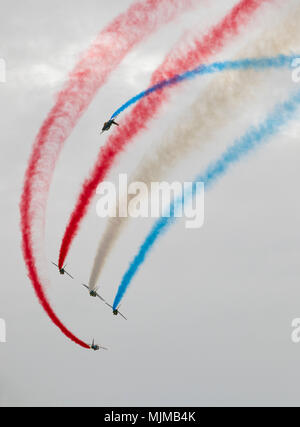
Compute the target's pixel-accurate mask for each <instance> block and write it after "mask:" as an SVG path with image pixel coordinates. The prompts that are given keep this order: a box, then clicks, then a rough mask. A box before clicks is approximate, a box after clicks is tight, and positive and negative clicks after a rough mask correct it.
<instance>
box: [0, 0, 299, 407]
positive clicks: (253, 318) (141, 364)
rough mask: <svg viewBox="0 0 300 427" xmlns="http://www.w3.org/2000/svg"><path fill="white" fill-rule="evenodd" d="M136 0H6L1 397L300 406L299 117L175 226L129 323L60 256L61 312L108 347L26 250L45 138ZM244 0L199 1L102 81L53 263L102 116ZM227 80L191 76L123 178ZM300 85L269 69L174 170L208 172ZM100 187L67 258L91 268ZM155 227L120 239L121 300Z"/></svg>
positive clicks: (270, 15)
mask: <svg viewBox="0 0 300 427" xmlns="http://www.w3.org/2000/svg"><path fill="white" fill-rule="evenodd" d="M297 1H298V0H297ZM297 1H295V0H289V1H287V2H285V3H286V5H285V6H284V7H282V8H281V9H280V8H278V7H277V6H274V7H271V6H270V7H269V8H265V9H263V11H262V14H258V15H257V17H256V20H255V22H253V23H251V24H250V25H249V27H248V28H247V29H245V31H243V33H242V35H241V37H238V38H237V39H236V40H235V43H232V44H230V45H229V46H228V47H227V48H226V49H224V50H223V51H222V52H221V53H220V54H219V55H218V59H224V60H225V59H231V58H232V57H234V56H235V55H236V52H237V51H239V50H240V49H242V48H246V47H247V46H248V44H249V43H251V41H252V40H253V39H254V38H255V37H259V35H260V34H261V33H263V31H264V30H268V31H273V32H274V33H276V25H277V24H278V23H280V21H281V20H282V19H283V16H284V14H289V13H291V12H292V11H293V9H294V8H295V7H296V5H297ZM131 3H132V2H131V1H130V0H122V1H120V0H113V1H111V2H109V3H108V2H106V1H104V0H87V1H85V2H83V1H79V0H72V1H71V0H64V1H58V0H51V1H50V0H42V1H37V0H24V1H22V2H21V1H18V0H10V1H8V0H1V15H0V28H1V41H0V57H1V58H3V59H4V60H5V62H6V83H0V105H1V107H0V108H1V115H0V126H1V157H0V162H1V181H0V191H1V199H0V204H1V272H2V286H1V287H0V319H4V320H5V322H6V326H7V342H6V343H5V344H4V343H0V405H1V406H16V405H22V406H40V405H57V406H66V405H71V406H78V405H82V406H88V405H92V406H150V405H154V406H164V405H170V406H173V405H174V406H175V405H180V406H192V405H195V406H201V405H298V404H299V397H298V384H299V380H300V371H299V358H300V344H298V345H297V344H295V343H293V342H292V340H291V332H292V328H291V322H292V320H293V319H294V318H297V317H299V318H300V303H299V301H300V286H299V275H300V266H299V255H300V254H299V242H300V229H299V216H300V215H299V214H300V202H299V197H298V183H299V179H300V169H299V159H300V148H299V138H300V127H299V124H298V123H299V119H300V114H298V115H297V116H296V117H295V120H293V121H292V122H290V124H289V126H286V127H285V128H284V129H282V131H281V132H280V133H279V134H278V135H276V137H274V138H272V139H271V140H270V141H269V143H268V144H267V145H265V146H263V147H261V148H260V149H258V150H257V151H256V152H254V153H252V154H251V155H250V156H248V157H247V158H246V159H245V160H243V161H242V162H240V163H239V164H238V165H236V166H234V167H233V168H231V170H230V171H229V173H228V174H227V175H226V176H225V177H224V178H222V179H221V180H220V181H219V182H218V183H217V184H216V185H215V186H214V188H213V189H212V190H211V191H210V192H207V193H206V194H205V223H204V226H203V227H202V228H201V229H199V230H196V231H195V230H193V231H191V230H187V229H185V227H184V222H183V221H179V222H178V223H177V224H176V225H175V226H173V227H172V229H171V230H170V231H169V233H168V234H166V235H165V236H164V237H163V238H162V239H161V240H160V241H159V243H158V245H157V246H156V247H155V249H154V250H153V251H152V252H151V255H150V256H149V258H148V260H147V262H146V263H145V264H144V265H143V267H142V269H141V270H140V272H139V273H138V275H137V276H136V277H135V279H134V281H133V283H132V285H131V288H130V290H129V292H128V294H127V296H126V298H125V299H124V302H123V306H122V308H123V311H124V313H126V315H127V317H128V321H127V322H125V321H123V320H122V319H121V318H119V317H114V316H112V315H111V313H110V312H109V310H106V308H105V306H103V305H102V304H101V303H100V301H98V300H97V301H95V300H93V299H91V298H89V297H88V295H87V294H86V292H85V291H84V289H83V288H81V287H80V286H79V284H78V282H77V281H76V282H75V281H72V280H69V279H68V278H66V277H61V276H59V275H58V274H57V271H55V269H54V270H53V269H52V268H51V265H50V263H49V272H48V274H49V277H50V278H51V286H49V289H48V290H47V292H48V295H49V298H50V299H51V302H52V304H53V306H54V308H55V311H56V312H57V314H58V315H59V317H60V318H61V319H62V320H63V322H64V323H65V324H67V326H68V327H69V328H70V329H71V330H72V331H73V332H74V333H75V334H76V335H77V336H79V337H81V338H82V339H84V340H85V341H87V342H90V341H91V340H92V338H93V337H94V338H95V339H96V341H97V342H99V343H101V344H103V345H106V346H108V347H110V350H109V351H107V352H104V351H103V352H92V351H86V350H84V349H81V348H80V347H78V346H76V345H74V344H73V343H72V342H71V341H68V340H67V339H66V338H65V336H64V335H62V334H61V332H60V331H59V330H58V329H57V328H56V327H55V326H54V325H53V324H52V323H51V322H50V321H49V319H48V318H47V316H46V315H45V313H44V311H43V310H42V308H41V307H40V305H39V303H38V301H37V299H36V297H35V294H34V291H33V288H32V286H31V283H30V281H29V279H28V277H27V272H26V269H25V265H24V261H23V258H22V253H21V249H20V247H21V235H20V230H19V209H18V204H19V199H20V196H21V192H22V183H23V177H24V173H25V170H26V165H27V161H28V158H29V155H30V152H31V147H32V144H33V141H34V138H35V136H36V134H37V132H38V130H39V128H40V126H41V124H42V122H43V120H44V119H45V117H46V115H47V113H48V112H49V110H50V108H51V107H52V106H53V103H54V101H55V94H56V93H57V92H58V91H59V90H60V88H61V86H62V84H63V82H64V81H65V79H66V78H67V75H68V72H69V71H71V70H72V68H73V67H74V65H75V64H76V61H77V60H78V57H79V55H80V53H81V52H83V51H84V50H85V49H86V48H88V46H89V45H90V43H91V42H92V40H94V39H95V37H96V36H97V34H98V33H99V31H100V30H101V29H102V28H103V27H104V26H105V25H106V24H107V23H109V22H110V21H111V20H112V19H113V18H114V17H115V16H116V15H117V14H118V13H120V12H122V11H125V10H126V9H127V7H128V5H129V4H131ZM221 3H222V4H221ZM236 3H237V1H236V0H226V1H225V2H217V1H203V2H200V1H199V8H197V9H196V11H193V12H189V13H186V14H183V15H182V16H180V17H179V18H178V19H177V20H176V21H174V22H173V23H172V24H170V25H167V26H164V27H162V29H160V30H159V31H158V32H157V33H155V35H153V36H152V37H149V38H148V39H147V40H146V41H145V42H143V43H142V44H140V45H138V46H137V47H136V48H134V49H133V50H132V51H131V52H130V54H129V55H128V56H126V58H125V59H124V60H123V61H122V63H121V64H120V66H119V67H118V68H117V69H116V70H115V71H114V72H113V73H112V74H111V76H110V78H109V80H108V82H107V84H106V85H105V86H104V87H103V88H101V90H100V91H99V92H98V93H97V95H96V97H95V98H94V100H93V102H92V103H91V105H90V107H89V108H88V110H87V111H86V113H85V115H84V116H83V117H82V119H81V120H80V122H79V124H78V126H77V127H76V128H75V129H74V131H73V132H72V135H71V136H70V137H69V139H68V141H67V143H66V145H65V148H64V150H63V152H62V154H61V156H60V158H59V161H58V164H57V168H56V170H55V176H54V179H53V183H52V186H51V192H50V197H49V205H48V212H47V224H46V237H47V239H46V252H47V256H48V258H49V260H51V259H54V260H55V259H57V254H58V249H59V244H60V239H61V237H62V234H63V231H64V227H65V225H66V221H67V219H68V216H69V214H70V212H71V209H72V208H73V206H74V202H75V198H76V195H77V194H78V191H79V188H80V184H81V182H82V181H83V179H84V178H85V177H86V175H87V173H88V171H89V170H90V168H91V167H92V165H93V162H94V160H95V157H96V155H97V153H98V150H99V147H100V146H101V144H104V143H105V139H106V137H107V136H106V135H105V136H103V135H102V136H101V137H100V136H99V132H98V130H99V126H100V125H101V124H102V123H103V122H104V121H105V120H106V119H107V118H108V116H110V115H111V113H112V112H113V111H114V110H115V109H117V108H118V107H119V106H120V105H121V104H122V103H123V102H125V101H126V100H127V99H129V98H130V97H131V96H133V95H135V94H136V93H138V92H139V91H141V90H143V89H145V88H146V87H147V85H148V84H149V80H150V78H151V74H152V72H153V71H154V70H155V69H156V68H157V67H158V66H159V64H160V63H161V62H162V61H163V59H164V57H165V55H166V54H167V53H168V51H169V50H170V49H171V48H172V46H174V44H175V43H176V42H177V41H178V40H180V38H181V37H182V36H183V34H185V33H187V32H188V31H189V30H190V31H193V32H194V33H199V29H200V30H201V31H203V32H205V31H207V30H208V28H209V27H210V26H211V25H212V24H213V23H216V22H218V21H219V20H220V18H221V17H222V16H223V15H224V14H225V13H226V12H227V11H228V10H229V9H230V8H231V7H232V6H233V5H234V4H236ZM279 3H280V2H279ZM274 4H275V5H276V1H274ZM277 4H278V2H277ZM16 11H17V12H16ZM266 15H267V17H266ZM162 40H163V43H162ZM296 48H297V46H293V51H296V52H297V50H296ZM112 49H113V46H112ZM298 51H299V53H300V46H299V50H298ZM286 53H290V50H287V52H286ZM213 78H214V77H210V78H208V77H207V78H204V79H202V80H201V79H198V80H197V81H196V80H195V81H192V82H189V83H188V84H186V85H184V86H183V87H181V88H180V90H176V91H174V93H173V94H172V96H171V99H170V102H169V103H168V104H167V105H166V106H164V107H163V109H162V112H161V115H160V116H159V117H157V118H156V119H155V120H153V121H152V122H151V123H150V125H149V130H147V131H146V132H144V133H142V134H141V135H140V136H139V137H138V138H136V139H135V140H134V142H133V144H131V145H130V146H129V147H128V149H126V152H125V153H123V154H122V155H121V156H120V157H119V158H118V162H117V164H116V167H115V168H114V169H113V170H112V172H111V173H110V174H109V177H108V179H109V180H111V181H116V180H117V178H118V174H119V173H121V172H128V173H131V172H132V171H134V169H135V167H136V166H137V165H138V163H139V160H140V159H141V158H142V157H143V155H144V154H145V153H148V152H149V151H151V149H153V146H155V145H157V144H159V143H160V141H161V139H162V135H164V134H165V133H166V132H168V129H169V128H170V127H172V126H173V125H174V122H176V120H177V119H178V120H179V119H180V117H181V116H182V115H184V112H185V110H186V109H187V108H188V107H189V106H190V105H192V103H193V102H194V100H195V98H196V97H197V96H199V95H201V91H204V90H205V87H206V85H207V84H209V83H210V82H211V81H213ZM296 88H297V86H296V83H293V82H292V79H291V75H290V72H289V71H288V72H287V71H286V70H285V71H284V70H283V71H276V72H274V71H272V72H271V71H270V72H268V76H267V78H265V79H264V81H263V82H262V84H261V85H260V86H259V88H258V90H257V93H255V96H254V97H252V98H251V101H249V102H247V100H245V104H244V106H243V109H242V110H241V111H240V114H239V112H238V111H235V112H234V114H232V117H231V120H230V122H229V123H227V125H226V127H225V128H223V127H222V128H220V129H218V130H217V131H216V133H215V138H213V139H212V140H211V141H210V143H209V144H208V148H207V150H204V151H201V153H197V151H195V152H194V153H193V154H192V155H190V156H188V157H187V158H185V159H183V161H182V163H181V164H180V165H178V167H177V168H176V170H174V171H173V172H172V174H170V177H169V178H170V179H171V180H174V179H186V180H191V179H192V178H193V177H194V174H196V173H200V172H201V170H202V169H203V167H204V166H205V165H206V164H207V163H208V162H209V161H211V160H213V159H214V158H217V156H218V155H219V154H220V147H223V145H222V144H224V145H229V144H230V143H232V142H233V141H234V138H236V137H237V136H239V135H241V134H242V133H243V132H245V130H246V129H247V128H248V127H249V126H250V125H252V124H253V123H257V121H258V120H259V119H262V118H263V117H265V116H266V114H267V112H268V111H269V110H270V108H271V107H272V105H273V104H275V103H276V102H278V101H280V100H283V99H286V98H287V97H288V95H289V94H290V93H291V92H292V91H293V90H296ZM201 168H202V169H201ZM96 201H97V198H96V199H95V201H94V205H93V206H92V207H91V209H90V211H89V214H88V216H87V218H86V220H85V221H84V224H83V226H82V229H81V233H80V235H79V236H78V237H77V239H76V240H75V243H74V245H73V247H72V250H71V253H70V256H69V258H68V268H69V270H70V271H71V272H72V274H73V275H74V276H76V278H78V280H79V281H87V280H88V277H89V274H90V269H91V266H92V263H93V256H94V253H95V250H96V247H97V244H98V241H99V238H100V237H101V234H102V233H103V231H104V228H105V226H106V221H104V220H100V219H99V218H98V217H97V215H96V211H95V202H96ZM151 224H152V221H150V220H147V221H141V220H136V221H131V222H130V223H129V225H128V227H127V229H126V231H125V232H124V233H123V235H122V236H121V238H120V240H119V241H118V243H117V245H116V247H115V249H114V251H113V253H112V256H111V257H110V259H109V262H108V263H107V265H106V267H105V270H104V271H103V277H102V278H101V285H102V293H103V294H104V296H105V297H106V298H107V299H109V300H112V299H113V297H114V295H115V292H116V290H117V286H118V283H119V281H120V279H121V277H122V275H123V273H124V271H125V269H126V268H127V265H128V263H129V261H130V260H131V259H132V256H133V255H134V254H135V253H136V250H137V247H138V245H139V244H140V243H141V242H142V240H143V237H144V236H145V234H146V232H147V231H148V230H149V227H150V225H151Z"/></svg>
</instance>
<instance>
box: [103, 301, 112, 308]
mask: <svg viewBox="0 0 300 427" xmlns="http://www.w3.org/2000/svg"><path fill="white" fill-rule="evenodd" d="M105 304H106V305H108V307H110V308H111V309H113V306H112V305H110V304H108V302H106V301H105Z"/></svg>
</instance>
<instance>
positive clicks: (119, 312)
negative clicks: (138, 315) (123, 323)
mask: <svg viewBox="0 0 300 427" xmlns="http://www.w3.org/2000/svg"><path fill="white" fill-rule="evenodd" d="M118 313H119V314H120V315H121V316H122V317H123V319H125V320H127V319H126V317H125V316H124V315H123V314H122V313H120V312H118Z"/></svg>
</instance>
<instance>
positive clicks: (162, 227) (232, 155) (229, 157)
mask: <svg viewBox="0 0 300 427" xmlns="http://www.w3.org/2000/svg"><path fill="white" fill-rule="evenodd" d="M299 105H300V91H299V90H298V91H297V92H296V93H295V94H293V95H292V96H291V97H290V98H289V99H288V100H287V101H286V102H284V103H280V104H279V105H277V106H276V107H275V109H274V110H273V112H272V113H271V114H270V115H269V116H268V117H267V119H266V120H265V121H263V122H262V123H261V124H260V125H259V126H256V127H254V126H252V127H251V128H250V129H249V130H248V131H247V132H246V133H245V134H244V136H242V137H241V138H239V139H238V140H236V141H235V142H234V144H233V145H232V146H230V147H229V148H228V149H227V150H225V152H224V153H223V154H222V155H221V157H220V158H219V159H218V160H217V161H215V162H213V163H211V164H210V166H209V167H208V168H207V169H206V171H205V172H204V173H203V174H200V175H198V176H197V177H196V179H195V181H194V183H197V182H204V184H205V187H206V188H210V187H211V185H213V184H214V183H215V182H216V180H217V179H218V178H220V177H221V176H223V175H224V174H225V173H226V172H227V171H228V169H229V168H230V166H231V165H232V164H234V163H236V162H238V161H239V160H241V159H242V158H243V157H245V156H246V155H247V154H248V153H249V152H250V151H252V150H254V149H255V148H257V147H258V146H259V145H261V144H262V143H263V142H266V141H268V140H269V139H270V138H271V137H272V136H273V135H274V134H276V132H278V131H279V130H280V128H281V127H282V126H283V125H284V124H285V123H286V122H288V121H289V120H290V119H291V118H292V117H293V116H294V114H295V112H296V111H297V109H298V107H299ZM194 191H195V188H194V186H193V189H192V191H191V192H190V194H189V196H188V197H189V199H191V198H192V197H193V196H194ZM188 197H187V198H188ZM187 201H188V200H185V202H187ZM178 203H182V200H181V198H180V200H175V201H174V202H173V203H172V204H171V209H170V212H171V216H170V217H169V218H168V217H161V218H160V219H159V220H158V221H157V222H156V223H155V225H154V226H153V228H152V230H151V231H150V233H149V234H148V236H147V237H146V239H145V240H144V242H143V244H142V245H141V247H140V249H139V251H138V253H137V255H136V256H135V257H134V259H133V261H132V262H131V264H130V266H129V268H128V270H127V271H126V273H125V274H124V276H123V278H122V281H121V283H120V285H119V288H118V291H117V294H116V297H115V300H114V303H113V307H114V309H115V308H117V307H118V305H119V304H120V301H121V299H122V298H123V296H124V294H125V292H126V290H127V289H128V286H129V285H130V283H131V281H132V279H133V277H134V276H135V274H136V273H137V271H138V270H139V268H140V266H141V265H142V263H143V262H144V261H145V259H146V257H147V255H148V254H149V251H150V250H151V248H152V247H153V245H154V244H155V242H156V240H157V239H158V238H159V237H160V236H161V235H162V233H165V232H166V231H167V230H168V227H169V226H170V225H171V224H172V223H173V222H174V220H175V218H174V216H172V215H174V212H175V211H176V205H177V204H178Z"/></svg>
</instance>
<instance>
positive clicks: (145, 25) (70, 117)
mask: <svg viewBox="0 0 300 427" xmlns="http://www.w3.org/2000/svg"><path fill="white" fill-rule="evenodd" d="M197 3H198V2H197V0H184V1H182V0H146V1H139V2H135V3H134V4H133V5H132V6H130V7H129V9H128V10H127V11H126V12H125V13H123V14H121V15H119V16H118V17H117V18H116V19H114V21H112V23H110V24H109V25H108V26H107V27H106V28H105V29H104V30H103V31H102V32H101V33H100V34H99V35H98V37H97V38H96V40H95V41H94V42H93V43H92V45H91V47H90V48H89V49H88V50H87V52H86V53H85V54H84V55H83V56H82V57H81V59H80V61H79V63H78V64H77V65H76V67H75V69H74V70H73V71H72V72H71V73H70V76H69V79H68V81H67V82H66V83H65V85H64V87H63V89H62V90H61V91H60V93H59V94H58V96H57V101H56V104H55V105H54V107H53V108H52V110H51V111H50V113H49V114H48V117H47V118H46V120H45V122H44V123H43V125H42V127H41V129H40V131H39V133H38V135H37V137H36V140H35V143H34V146H33V150H32V153H31V157H30V159H29V164H28V167H27V171H26V174H25V180H24V188H23V193H22V197H21V202H20V214H21V232H22V249H23V256H24V260H25V263H26V266H27V270H28V275H29V278H30V280H31V282H32V285H33V287H34V290H35V292H36V295H37V297H38V299H39V301H40V303H41V305H42V306H43V308H44V310H45V311H46V313H47V314H48V316H49V317H50V319H51V320H52V321H53V323H54V324H55V325H56V326H57V327H58V328H60V330H61V331H62V332H63V333H64V334H65V335H66V336H67V337H68V338H69V339H71V340H72V341H74V342H75V343H76V344H78V345H80V346H82V347H84V348H89V345H88V344H86V343H84V342H83V341H81V340H80V339H78V338H77V337H76V336H75V335H74V334H73V333H72V332H70V331H69V330H68V329H67V328H66V327H65V326H64V325H63V323H62V322H61V321H60V319H59V318H58V317H57V315H56V314H55V312H54V311H53V309H52V307H51V305H50V302H49V301H48V298H47V295H46V292H45V290H44V285H45V281H47V278H46V277H42V272H41V271H43V270H44V269H45V265H46V259H45V254H44V245H43V243H44V223H45V211H46V205H47V197H48V191H49V187H50V183H51V180H52V176H53V171H54V167H55V163H56V161H57V159H58V156H59V153H60V150H61V149H62V146H63V144H64V142H65V141H66V139H67V138H68V136H69V135H70V133H71V131H72V129H73V128H74V126H75V125H76V123H77V122H78V120H79V119H80V117H81V115H82V114H83V113H84V111H85V110H86V109H87V107H88V106H89V104H90V102H91V101H92V99H93V97H94V96H95V94H96V92H97V90H98V89H99V88H100V87H101V86H102V85H103V84H104V83H105V82H106V80H107V78H108V76H109V74H110V73H111V72H112V71H113V70H114V69H115V68H116V67H117V66H118V64H119V63H120V62H121V60H122V59H123V58H124V57H125V55H126V54H127V53H128V52H129V51H130V49H132V48H133V47H134V46H135V45H136V44H137V43H140V42H141V41H142V40H143V39H145V37H146V36H148V35H150V34H151V33H153V32H154V31H155V30H157V29H158V28H159V27H160V26H161V25H162V24H165V23H167V22H170V21H171V20H172V19H174V18H175V17H177V16H178V15H179V14H180V13H182V12H184V11H185V10H187V9H188V8H190V7H192V6H195V5H196V4H197ZM112 45H113V46H114V48H113V49H112V48H111V46H112Z"/></svg>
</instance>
